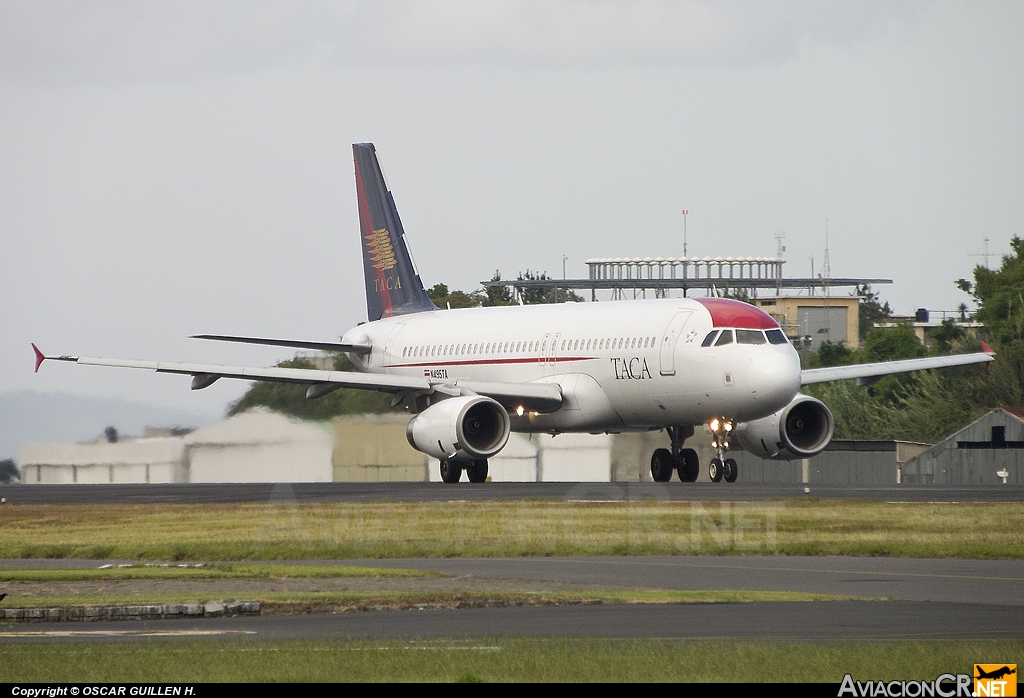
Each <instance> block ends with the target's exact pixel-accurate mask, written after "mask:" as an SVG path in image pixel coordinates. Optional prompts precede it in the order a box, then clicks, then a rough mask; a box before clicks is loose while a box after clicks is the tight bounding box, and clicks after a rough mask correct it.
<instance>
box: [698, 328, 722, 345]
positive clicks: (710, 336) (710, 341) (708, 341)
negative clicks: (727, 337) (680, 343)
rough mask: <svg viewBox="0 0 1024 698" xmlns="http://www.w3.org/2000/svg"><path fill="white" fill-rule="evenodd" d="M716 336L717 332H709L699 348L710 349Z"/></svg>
mask: <svg viewBox="0 0 1024 698" xmlns="http://www.w3.org/2000/svg"><path fill="white" fill-rule="evenodd" d="M717 336H718V330H711V331H710V332H708V336H707V337H705V338H704V341H703V342H701V346H702V347H710V346H711V345H712V344H714V342H715V337H717Z"/></svg>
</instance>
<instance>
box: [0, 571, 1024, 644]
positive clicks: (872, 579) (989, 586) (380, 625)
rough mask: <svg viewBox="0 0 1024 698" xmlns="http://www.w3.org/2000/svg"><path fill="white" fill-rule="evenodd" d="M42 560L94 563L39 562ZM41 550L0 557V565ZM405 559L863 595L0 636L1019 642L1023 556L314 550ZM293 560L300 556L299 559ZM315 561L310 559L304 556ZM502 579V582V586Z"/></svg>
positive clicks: (660, 582) (550, 578)
mask: <svg viewBox="0 0 1024 698" xmlns="http://www.w3.org/2000/svg"><path fill="white" fill-rule="evenodd" d="M45 562H46V565H45V566H47V567H81V566H98V565H99V564H103V563H104V562H105V561H82V560H50V561H45ZM41 563H43V561H13V560H5V561H0V565H2V566H5V567H20V566H29V565H33V566H43V565H42V564H41ZM339 563H343V564H372V565H377V566H387V567H414V568H419V569H430V570H435V571H438V572H441V573H444V574H446V575H454V576H457V578H458V581H459V587H460V588H464V589H467V590H472V589H474V588H481V589H483V588H491V587H493V586H494V583H495V582H506V581H512V582H518V583H520V584H521V585H522V587H523V588H533V589H537V588H552V589H554V588H558V589H561V590H563V591H565V590H567V589H692V590H700V589H735V590H760V591H797V592H808V593H819V594H831V595H848V596H859V597H866V598H870V599H888V600H852V601H806V602H755V603H715V604H621V605H614V604H607V605H567V606H551V607H506V608H468V609H459V610H414V611H372V612H355V613H340V614H312V615H300V616H261V617H258V618H252V617H247V618H210V619H202V620H156V621H120V622H109V623H102V624H100V623H61V624H8V625H6V626H5V627H3V628H0V641H22V640H32V639H35V640H46V641H51V640H61V641H63V640H80V641H86V640H92V641H105V642H106V641H121V640H142V639H182V638H199V637H204V638H210V639H229V638H238V637H249V638H255V639H300V638H304V639H318V638H339V639H344V638H356V637H380V638H442V637H451V638H459V637H493V636H497V635H524V636H530V637H665V638H679V639H694V640H696V639H759V640H786V641H813V642H832V641H844V640H845V641H882V640H963V639H997V640H998V639H1004V640H1021V639H1024V561H1020V560H933V559H906V558H857V557H800V558H787V557H768V556H764V557H737V556H718V557H715V556H686V557H657V556H648V557H563V558H554V557H552V558H514V559H503V558H496V559H488V558H476V559H474V558H467V559H461V558H453V559H432V558H424V559H405V560H345V561H322V562H320V563H319V564H339ZM297 564H311V562H310V561H301V562H299V563H297ZM313 564H317V563H313ZM503 586H507V585H503Z"/></svg>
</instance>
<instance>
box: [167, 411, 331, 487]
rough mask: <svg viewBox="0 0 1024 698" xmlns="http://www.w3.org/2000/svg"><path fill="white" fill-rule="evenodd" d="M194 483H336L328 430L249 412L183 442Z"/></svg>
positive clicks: (309, 424)
mask: <svg viewBox="0 0 1024 698" xmlns="http://www.w3.org/2000/svg"><path fill="white" fill-rule="evenodd" d="M183 441H184V443H185V448H186V450H187V456H186V462H187V464H188V478H189V479H188V481H189V482H331V481H332V480H333V469H332V464H331V456H332V451H333V449H334V436H333V434H332V433H331V430H330V428H329V427H328V426H326V425H323V424H318V423H315V422H303V421H301V420H298V419H291V418H289V417H285V416H283V415H280V414H276V413H273V412H269V411H267V410H259V409H257V410H250V411H248V412H245V413H244V414H240V415H236V416H234V417H232V418H230V419H228V420H226V421H223V422H221V423H219V424H215V425H213V426H211V427H206V428H205V429H198V430H196V431H194V432H192V433H191V434H188V435H187V436H185V437H184V439H183Z"/></svg>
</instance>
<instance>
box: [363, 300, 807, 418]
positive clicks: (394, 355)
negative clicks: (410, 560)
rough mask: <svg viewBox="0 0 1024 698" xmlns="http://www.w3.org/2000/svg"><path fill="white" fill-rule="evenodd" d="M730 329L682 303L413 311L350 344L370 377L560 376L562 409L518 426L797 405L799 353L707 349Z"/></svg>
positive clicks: (749, 412)
mask: <svg viewBox="0 0 1024 698" xmlns="http://www.w3.org/2000/svg"><path fill="white" fill-rule="evenodd" d="M758 312H759V311H758ZM716 324H717V328H716ZM729 328H730V326H729V325H725V324H722V323H721V322H718V323H715V322H714V321H713V319H712V313H711V312H709V311H708V309H707V308H705V306H704V305H702V304H701V303H700V302H698V301H695V300H691V299H685V298H684V299H674V300H673V299H668V300H652V301H621V302H608V303H564V304H560V305H529V306H513V307H493V308H467V309H458V310H440V311H436V312H425V313H416V314H411V315H404V316H399V317H393V318H387V319H383V320H378V321H376V322H370V323H366V324H363V325H360V326H359V327H357V328H354V329H353V330H351V331H349V332H348V333H347V334H346V335H345V337H344V339H343V341H345V342H351V343H369V344H371V345H372V346H373V350H372V351H371V352H370V353H369V354H368V355H365V356H363V357H362V358H358V357H356V362H357V365H358V366H359V368H361V369H362V370H364V371H367V372H371V373H385V374H393V375H407V376H417V377H424V376H426V377H428V378H430V379H431V380H432V381H436V382H456V381H469V380H471V381H499V382H508V383H525V382H534V381H536V382H556V383H558V384H559V385H560V386H561V389H562V393H563V404H562V407H561V408H560V409H558V410H557V411H555V412H551V413H547V414H538V413H531V412H529V411H524V412H523V413H522V414H517V412H518V411H517V410H512V411H511V412H510V416H511V418H512V429H513V430H514V431H525V432H530V431H578V432H601V431H618V430H639V429H652V428H661V427H665V426H678V425H687V424H699V423H702V422H705V421H707V420H709V419H711V418H712V417H726V418H729V419H734V420H736V421H748V420H754V419H759V418H761V417H766V416H768V415H770V414H772V413H774V412H776V411H778V410H780V409H782V408H783V407H785V406H786V405H787V404H789V402H790V401H791V400H792V399H793V397H794V396H795V395H796V394H797V392H798V390H799V387H800V361H799V357H798V356H797V353H796V350H795V349H794V348H793V347H792V345H790V344H789V343H788V342H787V343H784V344H771V343H767V342H761V343H755V344H743V343H737V342H735V341H733V342H731V343H729V344H725V345H722V346H701V344H702V342H703V341H704V340H705V338H706V337H707V336H708V334H709V333H711V332H712V331H713V330H715V329H729ZM734 336H736V337H739V335H738V334H736V335H734Z"/></svg>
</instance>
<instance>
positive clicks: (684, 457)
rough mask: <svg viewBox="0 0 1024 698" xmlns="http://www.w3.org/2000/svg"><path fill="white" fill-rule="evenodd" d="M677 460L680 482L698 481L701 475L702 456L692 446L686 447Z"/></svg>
mask: <svg viewBox="0 0 1024 698" xmlns="http://www.w3.org/2000/svg"><path fill="white" fill-rule="evenodd" d="M679 456H680V457H679V459H678V460H677V461H676V472H677V473H679V481H680V482H697V477H698V476H699V475H700V456H698V455H697V452H696V451H695V450H693V449H692V448H684V449H683V450H682V452H681V453H680V454H679Z"/></svg>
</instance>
